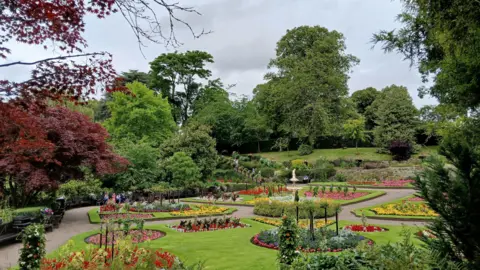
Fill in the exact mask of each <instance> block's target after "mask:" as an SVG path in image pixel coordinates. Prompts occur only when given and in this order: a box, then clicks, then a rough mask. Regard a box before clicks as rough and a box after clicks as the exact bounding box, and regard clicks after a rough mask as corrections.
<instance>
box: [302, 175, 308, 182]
mask: <svg viewBox="0 0 480 270" xmlns="http://www.w3.org/2000/svg"><path fill="white" fill-rule="evenodd" d="M303 182H307V183H309V182H310V181H308V175H305V176H304V177H303Z"/></svg>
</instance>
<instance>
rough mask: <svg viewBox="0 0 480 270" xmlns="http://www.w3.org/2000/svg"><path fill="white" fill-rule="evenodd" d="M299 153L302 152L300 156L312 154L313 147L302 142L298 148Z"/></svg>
mask: <svg viewBox="0 0 480 270" xmlns="http://www.w3.org/2000/svg"><path fill="white" fill-rule="evenodd" d="M298 153H299V154H300V156H306V155H310V154H311V153H313V147H312V146H310V145H308V144H302V145H300V147H299V148H298Z"/></svg>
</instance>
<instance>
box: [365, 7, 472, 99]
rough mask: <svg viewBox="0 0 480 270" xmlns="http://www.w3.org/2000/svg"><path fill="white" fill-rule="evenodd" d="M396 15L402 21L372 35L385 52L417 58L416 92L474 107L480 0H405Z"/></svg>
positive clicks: (412, 59) (414, 60) (413, 60)
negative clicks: (418, 83) (419, 78)
mask: <svg viewBox="0 0 480 270" xmlns="http://www.w3.org/2000/svg"><path fill="white" fill-rule="evenodd" d="M402 2H404V3H405V4H404V10H403V12H402V13H401V14H399V15H398V19H399V21H400V22H401V23H402V27H401V28H399V29H398V30H393V31H381V32H379V33H377V34H375V35H374V36H373V41H374V42H375V43H378V42H381V43H383V49H384V50H385V51H386V52H392V51H396V52H398V53H400V54H403V55H404V56H405V58H406V59H408V60H410V61H411V63H412V64H417V66H418V70H419V72H420V73H421V74H422V79H423V80H424V81H428V80H430V79H431V80H432V81H433V82H434V83H433V84H432V85H431V86H430V87H428V88H426V87H422V88H420V89H419V90H420V95H421V96H424V95H426V94H429V95H431V96H433V97H436V98H437V99H438V100H439V101H440V103H441V104H447V103H450V104H453V105H455V106H460V107H463V108H475V107H476V106H477V105H478V104H479V103H480V95H479V92H478V89H479V87H480V86H479V83H480V82H479V80H478V76H479V72H480V51H479V50H478V41H479V38H480V35H478V32H479V31H480V22H479V21H478V20H477V18H478V17H480V11H479V9H478V3H477V2H475V1H464V0H455V1H450V0H440V1H435V2H430V1H424V0H408V1H407V0H404V1H402Z"/></svg>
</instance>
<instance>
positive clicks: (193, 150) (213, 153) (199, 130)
mask: <svg viewBox="0 0 480 270" xmlns="http://www.w3.org/2000/svg"><path fill="white" fill-rule="evenodd" d="M210 132H211V130H210V128H209V127H207V126H204V125H199V124H196V123H191V124H190V125H188V126H186V127H182V129H181V130H180V132H179V133H178V134H176V135H175V136H172V137H171V138H170V139H168V140H167V141H165V142H164V143H163V144H162V145H161V146H160V158H161V159H162V160H165V159H168V158H169V157H171V156H173V155H174V154H175V153H176V152H184V153H185V154H187V155H188V156H190V157H191V158H192V160H193V162H195V164H196V165H197V166H198V168H199V169H200V172H201V173H202V180H206V179H207V177H209V176H210V175H211V174H212V172H213V170H215V168H216V165H217V159H218V156H217V150H216V149H215V144H216V142H215V139H213V138H212V137H211V136H210Z"/></svg>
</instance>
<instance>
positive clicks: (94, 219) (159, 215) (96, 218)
mask: <svg viewBox="0 0 480 270" xmlns="http://www.w3.org/2000/svg"><path fill="white" fill-rule="evenodd" d="M98 210H99V208H93V209H91V210H90V211H88V218H89V219H90V223H100V215H99V214H98ZM235 211H237V209H236V208H227V210H226V211H224V212H222V213H219V214H209V215H205V216H223V215H230V214H232V213H233V212H235ZM128 213H129V214H152V215H153V217H152V218H146V219H145V220H146V221H149V220H163V219H183V218H191V217H193V216H174V215H172V214H170V213H165V212H154V213H147V212H128ZM119 214H125V212H119ZM201 216H202V215H199V217H201Z"/></svg>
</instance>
